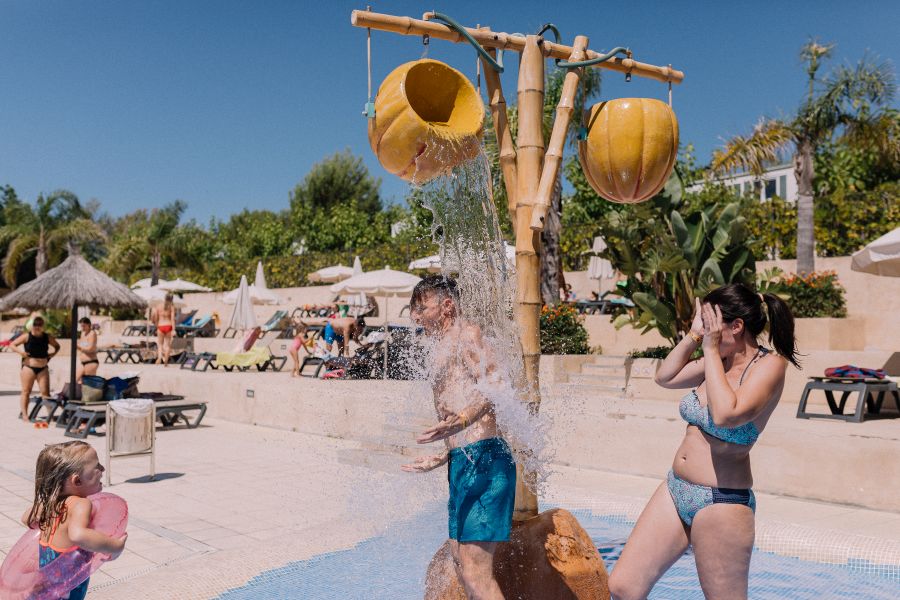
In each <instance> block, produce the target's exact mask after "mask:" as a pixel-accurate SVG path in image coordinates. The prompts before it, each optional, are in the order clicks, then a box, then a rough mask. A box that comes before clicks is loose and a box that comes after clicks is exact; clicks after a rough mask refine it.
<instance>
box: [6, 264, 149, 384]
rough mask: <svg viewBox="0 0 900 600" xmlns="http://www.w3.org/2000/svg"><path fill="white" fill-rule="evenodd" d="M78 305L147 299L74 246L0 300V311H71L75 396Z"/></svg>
mask: <svg viewBox="0 0 900 600" xmlns="http://www.w3.org/2000/svg"><path fill="white" fill-rule="evenodd" d="M79 306H93V307H105V308H146V306H147V302H146V301H145V300H144V299H143V298H141V297H140V296H137V295H135V293H134V292H132V291H131V290H130V289H128V286H126V285H123V284H121V283H119V282H117V281H114V280H113V279H111V278H110V277H109V276H107V275H106V274H105V273H102V272H100V271H98V270H97V269H95V268H94V267H92V266H91V264H90V263H89V262H88V261H86V260H84V258H82V257H81V256H80V255H79V254H78V253H77V252H76V251H75V250H74V249H70V252H69V257H68V258H67V259H66V260H64V261H63V262H62V264H60V265H59V266H58V267H54V268H52V269H50V270H48V271H46V272H45V273H44V274H42V275H41V276H40V277H37V278H36V279H33V280H32V281H29V282H28V283H26V284H24V285H22V286H21V287H19V288H18V289H17V290H15V291H13V292H11V293H9V294H7V295H6V296H5V297H4V298H3V299H2V300H0V312H2V311H6V310H11V309H13V308H26V309H30V310H38V309H44V308H62V309H71V311H72V317H73V318H72V360H71V371H70V377H71V379H69V397H70V398H75V363H76V361H77V359H78V352H76V347H77V343H78V327H77V326H76V321H75V316H76V315H77V314H78V307H79Z"/></svg>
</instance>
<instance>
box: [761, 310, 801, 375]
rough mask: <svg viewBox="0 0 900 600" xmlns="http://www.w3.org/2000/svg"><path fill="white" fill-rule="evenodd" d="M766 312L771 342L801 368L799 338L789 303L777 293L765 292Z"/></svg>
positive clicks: (779, 352) (782, 354)
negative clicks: (795, 335)
mask: <svg viewBox="0 0 900 600" xmlns="http://www.w3.org/2000/svg"><path fill="white" fill-rule="evenodd" d="M762 298H763V302H764V303H765V305H766V312H768V313H769V343H771V344H772V346H773V347H774V348H775V350H776V351H777V352H778V354H780V355H781V356H783V357H784V358H785V359H787V361H788V362H790V363H791V364H792V365H794V366H795V367H797V368H798V369H799V368H800V363H799V362H798V360H797V339H796V338H795V337H794V315H792V314H791V309H790V308H789V307H788V305H787V304H786V303H785V302H784V300H782V299H781V298H779V297H778V296H776V295H775V294H763V295H762Z"/></svg>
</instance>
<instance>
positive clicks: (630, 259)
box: [601, 173, 756, 344]
mask: <svg viewBox="0 0 900 600" xmlns="http://www.w3.org/2000/svg"><path fill="white" fill-rule="evenodd" d="M681 194H682V191H681V184H680V180H679V178H678V175H677V173H673V175H672V177H670V179H669V181H668V182H667V184H666V187H665V188H664V189H663V192H661V193H660V194H658V195H657V196H656V197H654V198H652V199H651V200H649V201H647V202H643V203H640V204H634V205H629V206H626V207H624V208H623V209H622V210H620V211H615V212H611V213H609V214H607V215H606V217H605V218H604V220H603V222H602V224H601V231H602V234H603V237H604V239H605V240H606V243H607V245H608V247H607V249H606V251H605V252H604V256H605V257H606V258H608V259H609V260H610V262H612V265H613V267H614V268H615V269H616V270H618V271H619V272H621V273H623V274H624V275H625V276H626V277H627V279H626V281H625V282H624V284H623V285H620V286H619V293H621V294H622V295H624V296H625V297H627V298H629V299H631V301H632V302H633V303H634V304H635V307H634V309H633V310H631V311H628V312H626V313H622V314H620V315H619V316H617V317H616V318H615V320H614V321H613V323H614V325H615V326H616V327H617V328H621V327H624V326H625V325H627V324H631V325H632V326H633V327H634V328H636V329H642V330H643V331H642V333H646V332H647V331H650V330H651V329H656V330H658V331H659V333H660V335H662V336H663V337H665V338H666V339H668V340H670V341H671V342H672V343H673V344H674V343H675V342H677V341H678V340H679V339H680V338H681V336H682V335H684V333H685V332H687V331H688V329H689V328H690V325H691V319H692V317H693V314H694V298H695V297H697V296H703V295H705V294H706V293H708V292H709V291H711V290H712V289H715V288H716V287H719V286H721V285H724V284H727V283H732V282H742V283H746V284H750V285H752V284H753V280H754V274H755V269H756V266H755V260H754V258H753V253H752V252H751V248H750V244H751V241H752V240H751V239H750V238H749V235H748V232H747V226H746V222H745V219H744V217H743V216H742V215H741V214H740V205H739V203H738V202H731V203H728V204H718V203H717V204H712V205H710V206H707V207H705V208H702V209H693V210H687V211H685V212H684V214H682V212H681V211H680V210H679V208H680V207H681V204H682V200H681V198H682V196H681Z"/></svg>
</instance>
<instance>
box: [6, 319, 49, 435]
mask: <svg viewBox="0 0 900 600" xmlns="http://www.w3.org/2000/svg"><path fill="white" fill-rule="evenodd" d="M10 347H11V348H12V349H13V352H18V353H19V354H21V355H22V370H21V373H20V375H19V378H20V379H21V381H22V398H21V401H20V408H21V411H22V412H21V415H20V417H21V418H22V420H23V421H25V422H26V423H27V422H28V396H30V395H31V389H32V388H33V387H34V383H35V381H36V382H37V384H38V388H39V389H40V392H41V396H42V397H43V398H49V397H50V369H49V368H48V367H47V365H48V363H49V362H50V359H51V358H53V357H54V356H56V354H57V353H58V352H59V342H57V341H56V339H55V338H54V337H53V336H52V335H50V334H49V333H47V332H46V331H44V319H43V317H35V318H34V320H33V321H32V322H31V331H28V332H26V333H23V334H22V335H20V336H19V337H17V338H16V339H15V341H13V343H12V344H10ZM51 347H52V348H53V352H52V353H51V352H50V348H51Z"/></svg>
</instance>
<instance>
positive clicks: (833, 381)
mask: <svg viewBox="0 0 900 600" xmlns="http://www.w3.org/2000/svg"><path fill="white" fill-rule="evenodd" d="M882 368H883V369H884V371H885V373H886V374H887V375H888V376H889V377H897V376H898V375H900V352H894V353H893V354H892V355H891V357H890V358H888V360H887V362H886V363H885V364H884V367H882ZM889 377H888V378H885V379H878V378H859V377H810V378H809V381H808V382H807V384H806V387H805V388H804V389H803V395H802V396H801V397H800V405H799V406H798V407H797V418H798V419H809V418H819V419H840V420H843V421H850V422H852V423H861V422H862V421H863V419H865V416H866V414H870V415H877V414H879V413H880V412H881V407H882V405H883V404H884V400H885V396H888V397H890V396H893V399H894V403H895V404H896V405H897V411H898V412H900V390H898V388H897V383H896V382H895V381H892V380H891V379H890V378H889ZM813 390H822V391H824V392H825V400H826V401H827V402H828V408H829V409H830V411H831V414H824V413H811V412H808V411H807V410H806V405H807V401H808V400H809V394H810V392H812V391H813ZM835 392H840V393H841V399H840V400H835V397H834V393H835ZM852 394H856V408H855V410H854V412H853V414H844V407H845V406H846V404H847V400H848V399H849V397H850V396H851V395H852Z"/></svg>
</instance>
